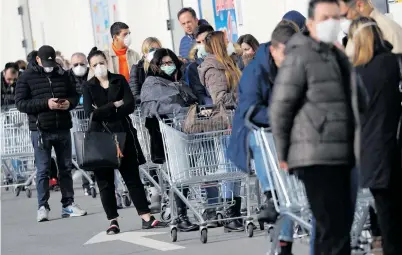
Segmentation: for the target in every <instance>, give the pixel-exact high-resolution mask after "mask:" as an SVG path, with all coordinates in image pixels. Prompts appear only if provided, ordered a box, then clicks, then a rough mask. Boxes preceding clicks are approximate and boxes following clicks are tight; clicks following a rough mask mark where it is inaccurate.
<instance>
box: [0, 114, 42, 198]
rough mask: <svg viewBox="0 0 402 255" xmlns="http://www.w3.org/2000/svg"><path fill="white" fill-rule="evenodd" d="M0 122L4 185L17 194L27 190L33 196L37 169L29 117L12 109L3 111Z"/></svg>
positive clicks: (27, 193)
mask: <svg viewBox="0 0 402 255" xmlns="http://www.w3.org/2000/svg"><path fill="white" fill-rule="evenodd" d="M0 123H1V130H0V140H1V170H2V171H1V174H2V179H3V180H2V184H3V185H2V187H4V188H5V189H6V190H8V189H9V188H10V187H11V188H12V189H13V191H14V192H15V195H16V196H18V195H19V194H20V192H21V191H25V192H26V195H27V197H31V196H32V192H31V189H30V186H31V184H32V183H33V180H34V178H35V174H36V170H35V165H34V150H33V147H32V142H31V134H30V131H29V123H28V118H27V116H26V114H24V113H21V112H19V111H18V110H17V109H10V110H8V111H2V112H1V114H0Z"/></svg>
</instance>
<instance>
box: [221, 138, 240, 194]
mask: <svg viewBox="0 0 402 255" xmlns="http://www.w3.org/2000/svg"><path fill="white" fill-rule="evenodd" d="M229 140H230V135H225V136H223V137H221V138H218V141H217V144H216V146H215V148H216V149H217V148H219V149H218V151H217V157H218V158H217V162H218V163H219V167H218V171H222V170H223V171H224V172H232V171H238V169H237V168H236V167H235V166H234V164H233V163H232V162H231V161H230V160H229V157H228V155H227V148H228V144H229ZM240 189H241V182H240V181H222V191H223V199H229V200H231V199H232V198H234V197H240Z"/></svg>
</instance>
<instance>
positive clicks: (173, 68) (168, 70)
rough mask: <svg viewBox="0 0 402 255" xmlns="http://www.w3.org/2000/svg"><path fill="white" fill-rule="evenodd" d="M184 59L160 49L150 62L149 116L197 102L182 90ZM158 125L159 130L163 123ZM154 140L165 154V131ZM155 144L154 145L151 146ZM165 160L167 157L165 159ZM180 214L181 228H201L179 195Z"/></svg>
mask: <svg viewBox="0 0 402 255" xmlns="http://www.w3.org/2000/svg"><path fill="white" fill-rule="evenodd" d="M181 65H182V62H181V61H180V60H179V59H178V57H177V56H176V55H175V54H174V53H173V52H172V51H171V50H169V49H159V50H157V51H156V52H155V54H154V57H153V59H152V61H151V63H150V67H149V68H150V69H151V70H152V71H151V72H149V74H148V77H147V78H146V79H145V82H144V84H143V86H142V90H141V113H142V114H143V116H145V117H147V118H155V117H157V116H159V117H160V118H168V115H171V114H177V113H179V112H180V111H181V110H182V109H183V108H184V107H188V106H190V105H191V104H192V103H194V102H196V100H197V99H196V97H195V95H191V96H192V100H193V101H192V102H186V100H184V99H183V97H182V96H181V94H180V92H179V87H180V86H181V87H184V88H186V87H187V85H185V84H181V83H178V82H179V81H180V80H181V78H182V73H181V71H180V70H181ZM156 125H158V131H159V123H158V122H156ZM155 136H157V137H156V138H155V140H154V142H155V143H156V144H155V145H154V146H155V147H159V148H160V149H161V150H162V152H163V153H161V155H163V156H164V151H163V141H162V137H161V133H160V131H159V135H157V134H155ZM151 146H152V145H151ZM163 160H164V158H163ZM183 194H184V196H185V197H187V194H188V189H184V190H183ZM175 200H176V206H177V213H178V216H179V218H178V219H177V223H178V226H177V227H178V229H179V230H181V231H193V230H197V229H198V226H197V225H195V224H192V223H191V222H190V221H189V218H188V217H187V206H186V205H185V204H184V202H183V201H182V200H181V199H180V198H179V197H178V196H175Z"/></svg>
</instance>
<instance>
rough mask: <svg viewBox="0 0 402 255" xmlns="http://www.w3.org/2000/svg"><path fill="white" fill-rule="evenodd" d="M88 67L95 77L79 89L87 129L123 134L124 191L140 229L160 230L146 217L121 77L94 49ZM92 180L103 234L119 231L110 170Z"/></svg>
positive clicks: (129, 102)
mask: <svg viewBox="0 0 402 255" xmlns="http://www.w3.org/2000/svg"><path fill="white" fill-rule="evenodd" d="M88 62H89V65H90V68H91V69H92V71H93V72H94V74H95V77H93V78H91V79H90V80H89V81H88V82H87V83H85V84H84V86H83V93H84V110H85V113H86V114H87V115H88V116H89V115H90V114H92V120H93V122H92V123H91V130H93V131H102V130H103V126H102V123H101V122H105V123H107V126H108V128H109V129H110V130H111V131H112V132H125V133H126V134H127V136H126V142H125V148H124V150H123V155H124V157H123V159H122V162H121V166H120V168H119V171H120V173H121V175H122V177H123V179H124V181H125V184H126V186H127V188H128V191H129V194H130V197H131V199H132V201H133V203H134V206H135V207H136V209H137V212H138V214H139V215H140V217H141V218H142V228H143V229H149V228H154V227H163V226H164V224H162V223H160V222H159V221H158V220H156V219H155V217H154V216H152V215H151V214H150V209H149V208H148V201H147V198H146V195H145V190H144V186H143V184H142V182H141V179H140V175H139V169H138V167H139V166H140V165H141V164H144V163H145V159H144V156H143V154H142V151H141V146H140V144H139V142H138V138H137V131H136V130H135V129H134V127H133V125H132V123H131V119H130V117H129V114H131V113H132V112H133V111H134V98H133V94H132V93H131V91H130V88H129V86H128V83H127V81H126V79H125V78H124V76H122V75H119V74H113V73H110V72H108V70H107V61H106V56H105V54H104V53H103V52H102V51H99V50H98V49H97V48H96V47H95V48H93V49H92V50H91V52H90V53H89V55H88ZM94 172H95V178H96V182H97V184H98V187H99V192H100V196H101V201H102V205H103V208H104V210H105V212H106V215H107V218H108V220H109V221H110V227H109V228H108V229H107V230H106V233H107V234H117V233H119V232H120V228H119V224H118V221H117V217H118V216H119V214H118V213H117V204H116V196H115V184H114V176H115V175H114V169H95V170H94Z"/></svg>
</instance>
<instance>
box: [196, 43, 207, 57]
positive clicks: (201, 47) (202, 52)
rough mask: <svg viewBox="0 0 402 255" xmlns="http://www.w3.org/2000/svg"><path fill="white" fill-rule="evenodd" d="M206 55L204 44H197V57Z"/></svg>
mask: <svg viewBox="0 0 402 255" xmlns="http://www.w3.org/2000/svg"><path fill="white" fill-rule="evenodd" d="M206 56H208V53H207V51H206V50H205V45H204V44H197V57H198V58H205V57H206Z"/></svg>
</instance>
